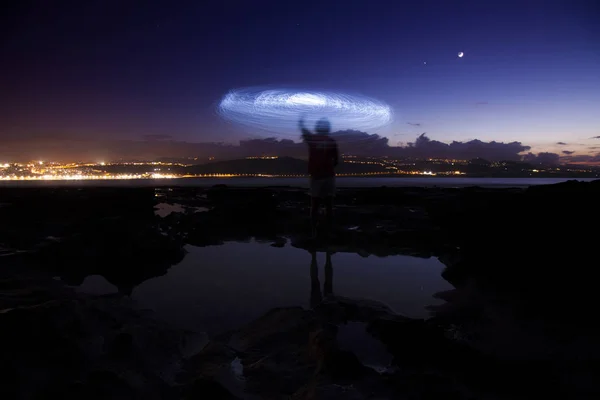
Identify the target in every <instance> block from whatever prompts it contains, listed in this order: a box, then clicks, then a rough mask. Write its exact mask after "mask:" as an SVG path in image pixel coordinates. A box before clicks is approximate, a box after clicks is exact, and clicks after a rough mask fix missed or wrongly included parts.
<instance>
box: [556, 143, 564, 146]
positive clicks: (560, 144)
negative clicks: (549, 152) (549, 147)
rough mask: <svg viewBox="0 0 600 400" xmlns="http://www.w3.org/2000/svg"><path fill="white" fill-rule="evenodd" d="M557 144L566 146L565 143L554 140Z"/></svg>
mask: <svg viewBox="0 0 600 400" xmlns="http://www.w3.org/2000/svg"><path fill="white" fill-rule="evenodd" d="M556 144H557V145H559V146H566V145H567V144H566V143H565V142H556Z"/></svg>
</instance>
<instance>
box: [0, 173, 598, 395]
mask: <svg viewBox="0 0 600 400" xmlns="http://www.w3.org/2000/svg"><path fill="white" fill-rule="evenodd" d="M307 200H308V199H307V197H306V194H305V192H304V191H302V190H297V189H294V188H261V189H243V188H228V187H226V186H218V187H213V188H210V189H201V188H175V187H174V188H157V189H145V188H140V189H111V188H104V189H100V188H96V189H74V188H65V189H51V188H43V189H3V191H2V192H1V193H0V221H2V225H1V226H0V262H1V269H0V335H1V336H2V338H1V339H2V340H0V347H1V348H0V354H3V362H2V364H1V365H2V371H0V373H1V375H0V376H2V377H3V378H5V379H4V380H3V383H1V387H0V396H2V398H23V399H30V398H32V399H33V398H35V399H37V398H58V397H63V398H123V399H128V398H144V399H146V398H190V399H192V398H210V399H220V398H223V399H225V398H231V399H233V398H267V399H283V398H294V399H338V398H339V399H342V398H344V399H367V398H369V399H371V398H372V399H387V398H390V399H395V398H419V399H421V398H439V397H442V396H445V397H450V398H460V399H463V398H465V399H475V398H493V399H497V398H532V397H535V398H537V397H544V396H548V395H550V394H552V395H561V396H564V397H568V398H588V397H590V398H592V397H597V396H598V395H599V394H600V393H599V390H598V387H597V386H596V385H595V379H594V378H595V374H596V372H597V371H600V363H599V360H600V354H599V350H600V349H599V347H598V344H597V343H596V341H597V340H596V338H597V334H598V326H597V323H596V322H595V318H594V315H595V311H596V309H597V304H596V303H597V300H596V296H595V293H596V291H597V285H596V283H595V282H594V277H595V267H596V265H597V264H598V262H597V260H596V258H595V248H596V246H597V237H598V233H597V226H598V222H599V221H600V219H599V216H600V215H599V214H600V209H599V208H598V204H600V202H599V200H600V181H596V182H592V183H579V182H567V183H564V184H558V185H552V186H540V187H532V188H530V189H527V190H520V189H482V188H465V189H441V188H432V189H424V188H385V187H384V188H379V189H347V190H342V191H340V193H339V196H338V197H337V199H336V203H337V208H336V217H335V218H336V223H335V226H333V227H332V228H331V230H330V231H329V233H325V232H323V233H322V235H321V236H320V237H319V238H318V239H316V240H312V239H310V238H308V237H307V235H306V233H307V232H308V231H309V221H308V219H307V214H308V209H307V205H308V201H307ZM158 203H173V204H179V205H182V206H183V207H185V210H186V211H185V212H183V213H172V214H170V215H168V216H167V217H165V218H159V217H157V216H155V215H154V212H153V207H154V206H155V205H156V204H158ZM206 209H208V210H209V211H205V210H206ZM250 238H256V239H258V240H261V241H265V242H267V243H271V244H272V245H273V246H282V245H284V244H285V243H287V242H290V243H291V245H293V246H296V247H298V248H303V249H306V250H308V251H315V250H316V251H321V250H324V249H325V248H327V249H329V250H330V251H333V252H356V253H359V254H361V255H364V256H368V255H376V256H386V255H394V254H408V255H414V256H421V257H429V256H437V257H439V258H440V259H441V260H442V261H443V262H444V263H445V264H446V265H447V269H446V271H445V272H444V277H445V278H446V279H447V280H448V281H449V282H450V283H452V285H453V286H454V287H455V290H452V291H449V292H444V293H439V294H438V296H439V297H440V298H442V299H444V300H446V304H445V305H443V306H440V307H435V308H433V309H432V310H431V311H432V318H431V319H429V320H427V321H424V320H413V319H408V318H404V317H401V316H397V315H394V314H393V313H391V312H390V311H389V310H388V309H386V308H385V306H383V305H380V304H377V303H373V302H366V301H364V300H359V299H345V298H339V297H333V296H329V297H326V298H325V300H324V301H323V302H322V303H320V304H318V305H315V307H314V308H313V309H311V310H304V309H301V308H290V309H276V310H272V311H271V312H269V313H267V314H266V315H265V316H263V317H261V318H259V319H258V320H257V321H255V322H253V323H251V324H249V325H247V326H245V327H241V328H240V329H239V330H237V331H234V332H228V333H223V334H222V335H220V336H217V337H214V338H211V339H210V341H208V343H207V344H206V340H205V338H204V337H203V336H202V335H197V334H192V333H190V332H179V331H175V330H173V329H171V328H169V327H168V326H164V325H162V324H160V323H158V322H156V321H154V320H153V319H152V318H151V316H150V315H147V314H146V313H142V312H139V311H136V310H135V307H134V306H133V305H132V304H130V301H129V300H128V297H127V296H126V295H127V294H128V293H130V292H131V290H132V288H133V287H135V286H136V285H138V284H139V283H141V282H143V281H144V280H146V279H149V278H151V277H154V276H160V275H162V274H165V273H166V272H167V271H168V269H169V268H170V267H171V266H172V265H174V264H176V263H178V262H179V261H180V260H181V259H182V258H183V257H184V256H185V251H184V245H186V244H192V245H196V246H206V245H218V244H221V243H223V242H225V241H246V240H249V239H250ZM240 262H243V260H240ZM88 275H102V276H104V277H105V278H106V279H107V280H108V281H109V282H111V283H113V284H115V285H116V286H117V287H118V288H119V292H120V294H119V295H114V296H102V297H92V296H88V295H82V294H78V293H76V292H74V291H73V290H72V289H70V288H69V287H67V286H65V285H64V283H63V282H66V283H68V284H70V285H77V284H79V283H81V282H82V280H83V279H84V278H85V277H86V276H88ZM55 278H60V279H58V280H57V279H55ZM349 326H353V327H354V328H353V329H358V330H359V331H361V332H362V333H361V334H362V335H363V336H359V337H362V338H363V339H360V340H359V342H363V341H364V342H367V341H368V340H375V341H376V342H377V343H379V344H380V345H381V346H383V347H384V348H385V349H386V350H385V351H386V352H387V353H388V354H389V355H390V358H391V360H392V362H391V365H389V366H387V368H379V369H377V368H376V369H374V368H371V367H369V366H367V365H369V363H368V362H367V361H365V360H363V359H361V352H360V351H359V350H357V349H354V348H346V347H344V345H343V343H342V341H341V339H340V338H341V337H342V336H343V332H344V330H346V329H347V328H348V327H349ZM204 344H206V346H204V347H203V348H202V345H204ZM200 348H202V350H201V351H194V350H199V349H200ZM192 353H195V355H193V356H191V354H192ZM367 353H368V352H367Z"/></svg>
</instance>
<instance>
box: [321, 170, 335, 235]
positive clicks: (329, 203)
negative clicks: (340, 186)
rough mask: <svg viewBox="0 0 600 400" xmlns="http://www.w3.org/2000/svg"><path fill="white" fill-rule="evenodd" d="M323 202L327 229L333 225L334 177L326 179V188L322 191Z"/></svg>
mask: <svg viewBox="0 0 600 400" xmlns="http://www.w3.org/2000/svg"><path fill="white" fill-rule="evenodd" d="M323 194H324V196H325V198H324V201H325V218H326V219H327V227H328V228H330V227H331V224H332V223H333V198H334V196H335V177H333V176H332V177H331V178H328V179H327V187H326V190H325V191H324V193H323Z"/></svg>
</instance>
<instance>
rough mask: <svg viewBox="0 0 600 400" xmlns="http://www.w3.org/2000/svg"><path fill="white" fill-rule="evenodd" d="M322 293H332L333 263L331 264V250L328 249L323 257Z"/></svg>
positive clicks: (326, 294)
mask: <svg viewBox="0 0 600 400" xmlns="http://www.w3.org/2000/svg"><path fill="white" fill-rule="evenodd" d="M323 294H324V295H325V296H331V295H332V294H333V265H332V264H331V252H330V251H329V250H328V251H327V255H326V258H325V284H324V285H323Z"/></svg>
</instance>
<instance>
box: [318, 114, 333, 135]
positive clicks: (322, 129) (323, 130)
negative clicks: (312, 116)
mask: <svg viewBox="0 0 600 400" xmlns="http://www.w3.org/2000/svg"><path fill="white" fill-rule="evenodd" d="M315 132H317V133H318V134H321V135H328V134H329V132H331V124H330V123H329V120H328V119H327V118H321V119H320V120H318V121H317V124H316V125H315Z"/></svg>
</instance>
